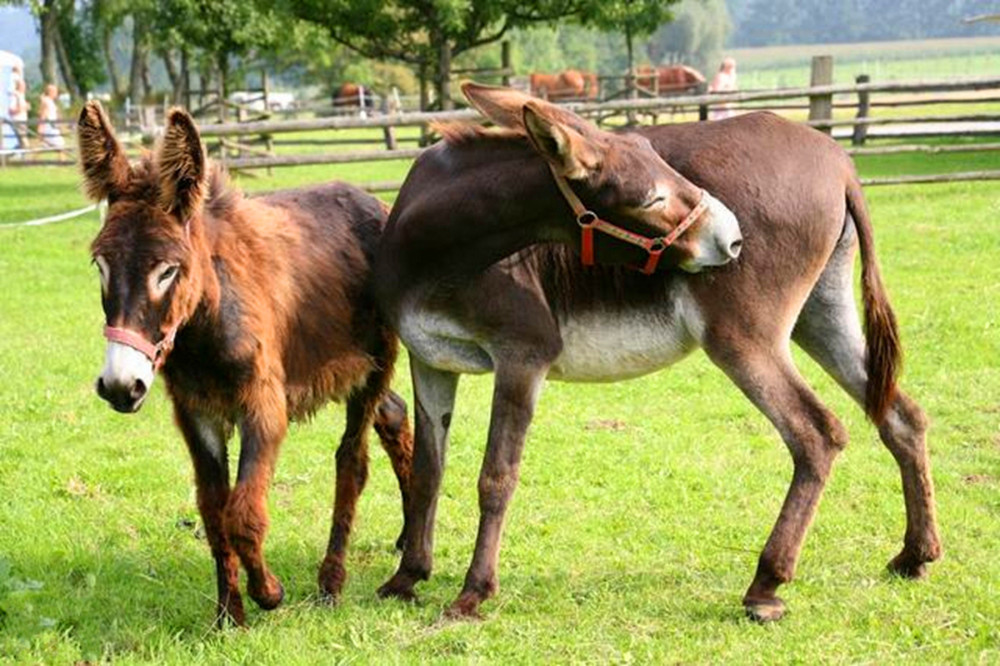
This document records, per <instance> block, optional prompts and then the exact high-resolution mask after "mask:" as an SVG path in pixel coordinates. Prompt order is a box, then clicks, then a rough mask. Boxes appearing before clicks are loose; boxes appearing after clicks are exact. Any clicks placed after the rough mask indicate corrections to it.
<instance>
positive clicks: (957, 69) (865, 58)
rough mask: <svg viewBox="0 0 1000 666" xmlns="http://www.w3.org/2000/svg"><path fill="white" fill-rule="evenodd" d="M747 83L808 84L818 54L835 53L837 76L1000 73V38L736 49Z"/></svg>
mask: <svg viewBox="0 0 1000 666" xmlns="http://www.w3.org/2000/svg"><path fill="white" fill-rule="evenodd" d="M729 54H730V55H732V56H733V57H734V58H736V61H737V67H738V68H739V76H740V86H741V87H742V88H748V89H749V88H775V87H799V86H807V85H809V66H810V65H809V63H810V60H811V58H812V56H814V55H832V56H833V58H834V68H833V72H834V81H835V82H836V83H853V82H854V77H855V76H857V75H858V74H868V75H869V76H871V77H872V81H874V82H879V81H889V80H895V79H950V78H955V77H968V76H995V75H997V74H998V73H1000V37H973V38H960V39H958V38H956V39H928V40H914V41H895V42H872V43H860V44H800V45H791V46H768V47H759V48H746V49H733V50H731V51H730V52H729Z"/></svg>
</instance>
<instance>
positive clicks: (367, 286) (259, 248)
mask: <svg viewBox="0 0 1000 666" xmlns="http://www.w3.org/2000/svg"><path fill="white" fill-rule="evenodd" d="M79 142H80V157H81V162H82V167H83V174H84V181H85V184H86V188H87V192H88V193H89V195H90V196H91V198H93V199H95V200H100V199H107V200H108V202H109V209H108V214H107V219H106V222H105V223H104V226H103V227H102V229H101V231H100V233H99V234H98V235H97V238H96V239H95V240H94V242H93V246H92V252H93V257H94V262H95V263H96V264H97V266H98V268H99V270H100V277H101V293H102V299H101V300H102V304H103V307H104V313H105V316H106V322H107V327H106V329H105V335H106V337H107V338H108V346H107V356H106V362H105V365H104V369H103V370H102V372H101V374H100V377H99V378H98V380H97V392H98V394H99V395H100V396H101V397H102V398H104V399H105V400H107V401H108V402H109V403H110V404H111V406H112V407H114V408H115V409H116V410H118V411H120V412H124V413H131V412H135V411H137V410H138V409H139V408H140V407H141V406H142V404H143V402H144V400H145V399H146V397H147V395H148V393H149V389H150V386H151V385H152V383H153V379H154V376H155V373H156V372H157V370H162V372H163V376H164V379H165V382H166V386H167V390H168V392H169V394H170V397H171V399H172V401H173V406H174V418H175V420H176V423H177V426H178V428H179V429H180V431H181V434H182V435H183V437H184V439H185V441H186V442H187V446H188V449H189V451H190V454H191V459H192V461H193V463H194V471H195V482H196V484H197V487H198V508H199V510H200V511H201V516H202V520H203V521H204V525H205V532H206V535H207V537H208V543H209V546H210V547H211V549H212V555H213V556H214V558H215V564H216V575H217V579H218V621H219V623H220V624H221V623H222V622H224V621H225V620H226V619H227V618H229V619H231V620H232V621H234V622H235V623H236V624H240V625H242V624H243V623H244V621H245V617H244V611H243V602H242V600H241V597H240V592H239V587H238V585H239V563H240V562H242V564H243V567H244V568H245V569H246V572H247V576H248V583H247V588H248V592H249V594H250V596H251V598H253V600H254V601H256V602H257V604H258V605H259V606H260V607H261V608H264V609H272V608H274V607H276V606H277V605H278V604H279V603H280V602H281V600H282V598H283V595H284V591H283V589H282V586H281V584H280V583H279V582H278V579H277V578H276V577H275V576H274V575H273V574H272V573H271V572H270V571H269V569H268V567H267V565H266V564H265V562H264V556H263V553H262V545H263V541H264V537H265V534H266V532H267V526H268V515H267V503H266V496H267V490H268V485H269V482H270V479H271V473H272V471H273V469H274V465H275V462H276V459H277V456H278V448H279V446H280V444H281V441H282V440H283V439H284V437H285V432H286V429H287V425H288V421H289V420H290V419H302V418H306V417H308V416H309V415H311V414H313V413H314V412H315V411H316V410H317V409H318V408H319V407H321V406H322V405H323V404H325V403H326V402H327V401H328V400H330V399H346V401H347V427H346V429H345V431H344V435H343V438H342V439H341V443H340V447H339V448H338V449H337V455H336V462H337V489H336V500H335V504H334V510H333V526H332V528H331V532H330V542H329V546H328V549H327V553H326V558H325V559H324V560H323V564H322V566H321V567H320V572H319V585H320V589H321V591H322V592H323V593H324V594H325V595H328V596H329V597H330V598H333V597H336V595H337V594H338V593H339V592H340V590H341V588H342V586H343V584H344V579H345V575H346V574H345V570H344V554H345V549H346V546H347V539H348V536H349V534H350V531H351V524H352V522H353V518H354V511H355V506H356V504H357V499H358V495H359V494H360V493H361V490H362V488H363V487H364V485H365V480H366V478H367V468H368V454H367V438H368V429H369V427H370V426H371V425H373V424H374V425H375V428H376V430H377V432H378V434H379V437H380V438H381V441H382V445H383V446H384V447H385V449H386V451H387V452H388V454H389V457H390V459H391V460H392V465H393V468H394V469H395V472H396V475H397V476H398V479H399V484H400V488H401V490H402V491H403V497H404V504H405V501H406V493H407V485H408V475H409V467H410V458H411V451H412V439H411V435H410V431H409V424H408V422H407V420H406V405H405V403H403V401H402V400H401V399H400V398H399V397H398V396H396V395H395V394H393V393H392V392H391V391H389V381H390V378H391V375H392V369H393V363H394V362H395V359H396V352H397V347H398V342H397V339H396V336H395V334H394V333H393V332H392V331H391V329H389V328H388V327H387V326H386V324H385V322H384V321H383V320H382V319H381V318H380V317H379V316H378V315H377V314H376V312H375V303H374V295H373V291H372V282H371V265H372V261H373V258H374V256H373V255H374V250H375V246H376V244H377V242H378V240H379V236H380V235H381V232H382V227H383V225H384V221H385V216H386V213H385V209H384V207H383V206H382V205H381V204H380V202H379V201H378V200H376V199H374V198H372V197H371V196H369V195H367V194H365V193H364V192H362V191H360V190H358V189H355V188H353V187H350V186H347V185H343V184H330V185H323V186H317V187H312V188H308V189H299V190H290V191H285V192H279V193H274V194H271V195H268V196H266V197H261V198H259V199H244V198H243V197H242V195H241V194H240V193H239V192H238V191H236V190H234V189H232V188H231V186H230V185H229V183H228V179H227V178H226V175H225V173H224V171H223V170H222V169H221V168H219V167H218V166H216V165H215V164H213V163H212V162H210V161H208V160H207V159H206V156H205V151H204V148H203V146H202V144H201V141H200V138H199V135H198V131H197V129H196V128H195V125H194V122H193V121H192V120H191V117H190V116H188V115H187V113H185V112H184V111H181V110H178V109H175V110H172V111H171V112H170V113H169V115H168V117H167V125H166V133H165V135H164V138H163V140H162V142H161V144H160V146H159V148H158V150H157V152H156V154H155V156H149V155H146V156H145V157H143V159H142V161H141V162H139V163H137V164H135V165H130V164H129V162H128V160H127V159H126V157H125V154H124V152H123V151H122V148H121V146H120V145H119V144H118V141H117V140H116V138H115V136H114V133H113V131H112V129H111V125H110V123H109V122H108V119H107V116H106V115H105V114H104V111H103V110H102V109H101V106H100V104H99V103H97V102H91V103H89V104H87V106H86V107H84V109H83V111H82V113H81V114H80V121H79ZM234 426H238V427H239V430H240V439H241V445H240V456H239V470H238V473H237V477H236V484H235V486H234V487H232V488H231V487H230V480H229V465H228V455H227V441H228V439H229V438H230V435H231V434H232V432H233V428H234Z"/></svg>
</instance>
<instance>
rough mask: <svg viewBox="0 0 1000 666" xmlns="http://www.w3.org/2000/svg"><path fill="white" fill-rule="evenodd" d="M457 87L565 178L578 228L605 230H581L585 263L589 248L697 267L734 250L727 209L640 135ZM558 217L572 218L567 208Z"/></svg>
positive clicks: (520, 96) (612, 257) (534, 102)
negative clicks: (524, 139) (521, 134)
mask: <svg viewBox="0 0 1000 666" xmlns="http://www.w3.org/2000/svg"><path fill="white" fill-rule="evenodd" d="M462 92H464V93H465V96H466V97H467V98H468V99H469V101H470V102H471V103H472V105H473V106H475V107H476V108H477V109H478V110H479V111H480V112H481V113H482V114H483V115H484V116H486V117H487V118H488V119H490V120H491V121H493V122H494V123H495V124H497V125H500V126H503V127H507V128H512V129H516V130H519V131H523V132H524V133H525V134H526V135H527V137H528V139H529V140H530V142H531V145H532V146H533V147H534V148H535V150H536V151H537V152H538V153H539V154H540V155H541V156H542V157H543V158H544V159H545V160H546V161H548V163H549V165H550V167H551V168H552V171H553V173H554V175H555V178H556V181H557V183H558V182H559V181H560V180H562V181H563V183H565V184H561V185H560V188H561V189H562V190H563V194H564V196H566V198H567V201H568V202H569V205H571V206H573V207H574V209H575V212H576V213H577V215H578V223H579V224H580V225H581V227H586V226H594V227H596V229H597V231H604V232H605V233H603V234H601V233H598V234H593V233H592V232H593V229H590V230H586V229H585V230H584V232H583V234H582V235H581V252H582V254H583V257H584V261H585V263H586V262H588V254H589V255H590V260H593V255H594V254H595V253H596V254H597V255H598V257H599V261H600V262H601V263H611V264H620V263H635V262H636V261H639V262H641V263H643V264H645V265H646V266H647V267H649V272H651V271H652V270H654V269H655V268H656V267H658V266H659V267H673V266H679V267H680V268H682V269H684V270H687V271H691V272H697V271H699V270H701V269H703V268H706V267H709V266H721V265H723V264H726V263H728V262H730V261H732V260H733V259H735V258H736V257H738V256H739V253H740V249H741V246H742V243H743V237H742V235H741V234H740V228H739V224H738V222H737V220H736V217H735V216H734V215H733V213H732V212H731V211H730V210H729V209H728V208H726V206H725V205H724V204H722V203H721V202H720V201H719V200H718V199H716V198H715V197H713V196H711V195H710V194H708V193H707V192H703V191H702V190H701V189H700V188H698V187H697V186H695V185H694V184H693V183H691V182H690V181H688V180H687V179H685V178H684V177H683V176H681V175H680V174H679V173H677V171H675V170H674V169H672V168H671V167H670V166H669V165H668V164H667V163H666V162H664V161H663V159H662V158H661V157H660V156H659V155H658V154H657V153H656V151H655V150H654V149H653V147H652V145H651V144H650V143H649V141H648V140H647V139H646V138H645V137H641V136H638V135H635V134H613V133H610V132H605V131H603V130H600V129H598V128H597V127H596V126H594V125H593V124H591V123H589V122H587V121H586V120H584V119H583V118H581V117H580V116H578V115H576V114H574V113H571V112H570V111H567V110H565V109H562V108H560V107H557V106H555V105H553V104H549V103H548V102H544V101H542V100H539V99H535V98H533V97H529V96H528V95H526V94H524V93H521V92H518V91H515V90H511V89H509V88H497V87H492V86H482V85H478V84H474V83H466V84H464V85H463V86H462ZM584 211H586V212H587V213H590V214H589V215H587V214H584ZM566 222H567V224H571V223H572V222H573V217H572V216H571V215H570V214H569V210H568V209H567V215H566ZM588 234H589V236H590V238H589V239H588ZM623 240H625V242H622V241H623ZM588 244H590V245H591V247H590V248H588V247H587V246H588ZM654 252H655V253H656V254H655V261H654V260H653V258H654ZM660 253H662V254H663V261H659V258H660Z"/></svg>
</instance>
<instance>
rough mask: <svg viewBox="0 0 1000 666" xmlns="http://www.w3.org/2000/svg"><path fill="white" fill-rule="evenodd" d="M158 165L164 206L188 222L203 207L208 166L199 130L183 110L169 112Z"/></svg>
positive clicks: (175, 109) (161, 202)
mask: <svg viewBox="0 0 1000 666" xmlns="http://www.w3.org/2000/svg"><path fill="white" fill-rule="evenodd" d="M158 165H159V172H160V205H161V206H162V207H163V209H164V210H166V211H168V212H170V213H173V214H174V215H176V216H177V217H178V218H180V219H181V221H184V222H186V221H187V220H188V219H189V218H190V217H191V215H192V214H193V213H194V212H195V211H197V210H198V209H199V208H200V207H201V202H202V200H203V198H204V196H205V181H206V172H207V166H208V165H207V158H206V157H205V148H204V147H203V146H202V145H201V136H200V135H199V134H198V128H197V127H195V124H194V120H193V119H192V118H191V116H189V115H188V113H187V111H184V110H183V109H179V108H174V109H171V110H170V111H169V112H168V113H167V127H166V130H165V131H164V133H163V142H162V143H161V144H160V152H159V157H158Z"/></svg>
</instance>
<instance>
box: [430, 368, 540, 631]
mask: <svg viewBox="0 0 1000 666" xmlns="http://www.w3.org/2000/svg"><path fill="white" fill-rule="evenodd" d="M547 371H548V366H547V365H545V366H541V367H539V366H520V367H513V368H511V367H505V368H498V369H497V374H496V383H495V385H494V389H493V410H492V413H491V415H490V433H489V441H488V442H487V444H486V455H485V458H484V460H483V467H482V470H481V471H480V474H479V533H478V534H477V536H476V550H475V553H474V554H473V557H472V565H471V566H470V567H469V571H468V573H466V576H465V584H464V585H463V587H462V592H461V594H460V595H459V596H458V599H456V600H455V601H454V603H452V605H451V606H450V607H449V608H448V610H447V611H446V615H448V616H450V617H473V618H478V617H479V604H481V603H482V602H483V601H485V600H486V599H488V598H489V597H492V596H493V595H495V594H496V593H497V590H498V589H499V582H498V580H497V564H498V560H499V557H500V535H501V532H502V530H503V522H504V514H505V513H506V511H507V504H508V502H510V498H511V497H512V496H513V495H514V489H515V488H516V486H517V480H518V476H519V468H520V464H521V452H522V450H523V449H524V440H525V437H526V436H527V432H528V426H529V425H530V424H531V418H532V416H533V415H534V411H535V403H536V402H537V401H538V395H539V393H540V392H541V387H542V383H543V382H544V380H545V375H546V373H547Z"/></svg>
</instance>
